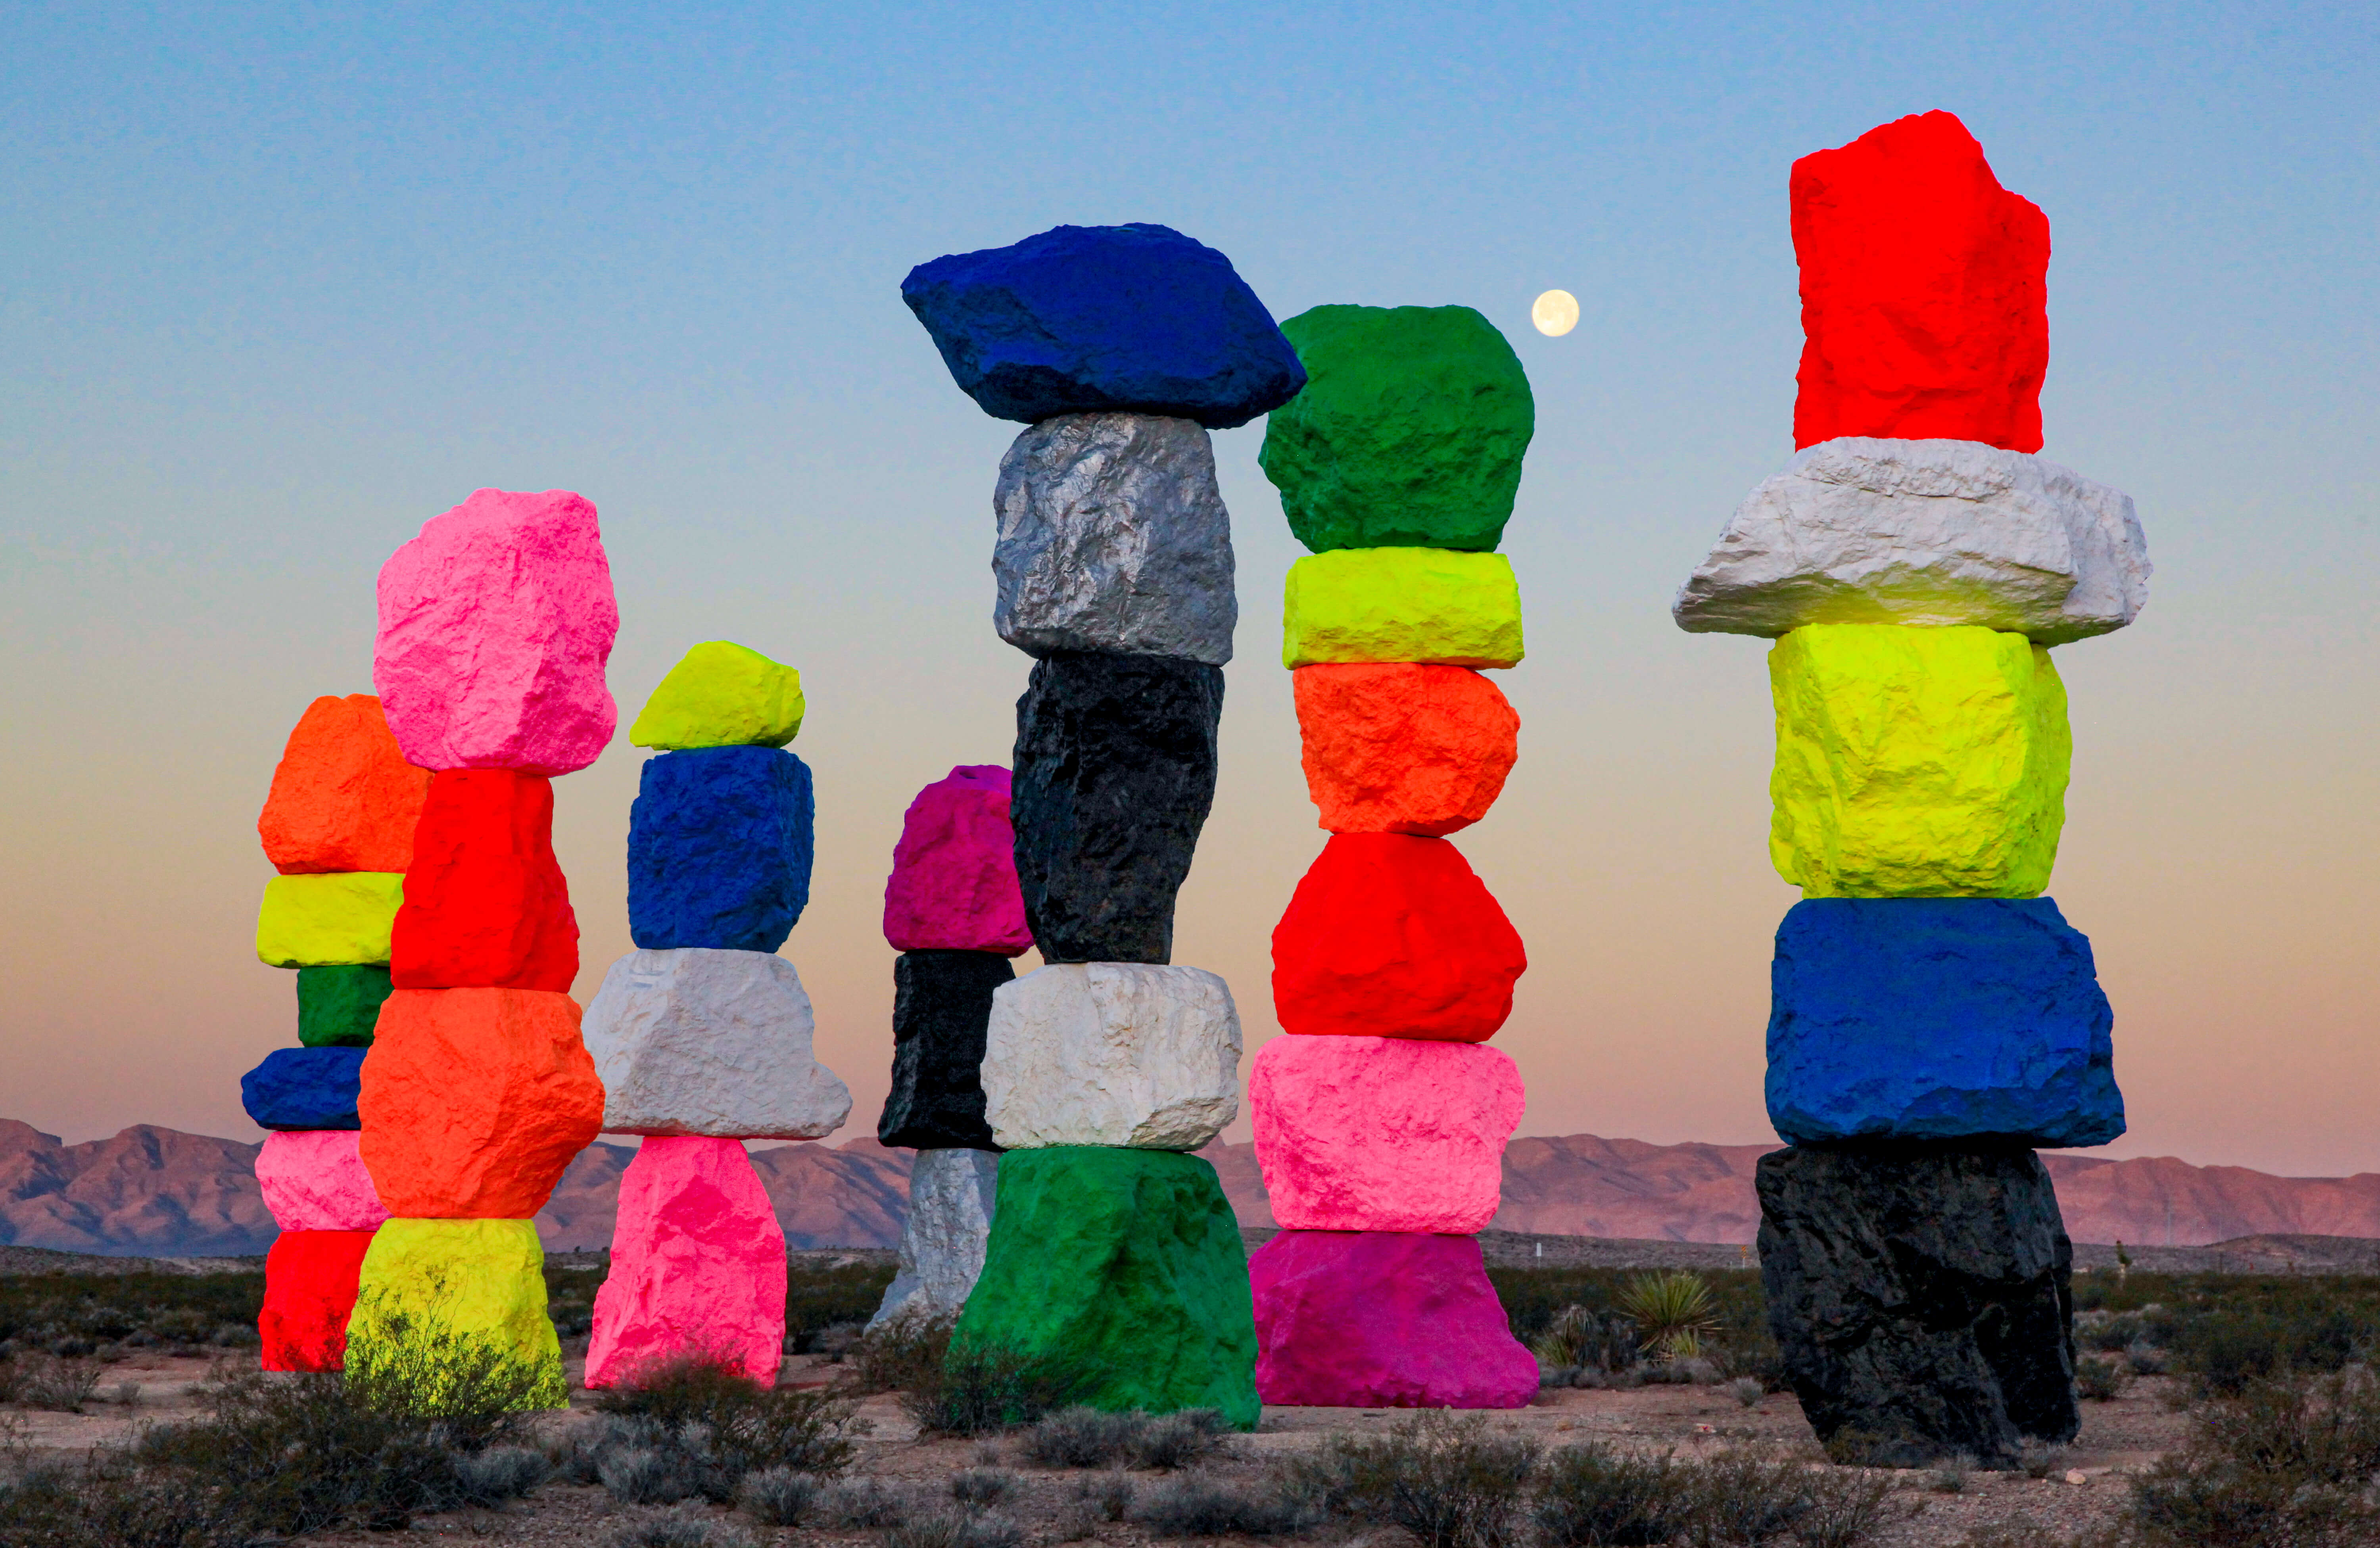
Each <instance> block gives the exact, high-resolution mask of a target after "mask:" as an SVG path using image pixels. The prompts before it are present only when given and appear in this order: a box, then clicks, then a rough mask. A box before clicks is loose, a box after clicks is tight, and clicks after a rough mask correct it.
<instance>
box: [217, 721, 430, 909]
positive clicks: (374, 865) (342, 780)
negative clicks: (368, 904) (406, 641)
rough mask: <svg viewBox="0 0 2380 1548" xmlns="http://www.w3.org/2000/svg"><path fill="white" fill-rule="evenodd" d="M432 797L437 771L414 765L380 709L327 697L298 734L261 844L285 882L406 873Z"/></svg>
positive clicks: (262, 823)
mask: <svg viewBox="0 0 2380 1548" xmlns="http://www.w3.org/2000/svg"><path fill="white" fill-rule="evenodd" d="M429 790H430V771H429V770H427V769H417V768H415V767H413V765H411V764H410V763H407V762H406V761H405V754H404V753H403V752H402V751H401V750H398V748H397V745H396V737H395V733H393V732H391V731H390V730H389V728H388V720H387V717H386V716H384V715H383V714H382V713H380V701H379V700H378V699H375V698H373V697H372V696H371V695H370V694H369V693H351V694H348V695H347V696H346V698H344V699H334V698H331V697H329V696H328V695H325V696H323V697H322V698H320V699H317V700H315V701H313V702H312V703H311V704H310V705H308V706H307V707H306V713H304V714H302V715H300V716H299V717H298V718H297V729H296V730H294V731H292V732H290V733H289V743H288V746H287V747H285V748H284V749H283V750H282V753H281V762H280V764H279V766H277V767H276V768H274V769H273V790H272V793H271V794H270V795H268V796H266V797H265V798H264V811H263V813H262V814H261V816H259V817H258V818H257V820H256V834H257V836H258V837H259V838H261V839H262V840H263V841H264V858H265V859H269V860H271V861H272V862H273V869H274V870H275V871H278V872H282V873H283V874H284V875H290V874H296V873H303V872H318V871H403V870H404V869H405V868H406V867H407V865H408V864H410V863H411V862H412V858H413V826H414V824H415V823H418V822H419V821H420V819H421V801H422V798H423V797H424V796H425V795H427V794H428V793H429Z"/></svg>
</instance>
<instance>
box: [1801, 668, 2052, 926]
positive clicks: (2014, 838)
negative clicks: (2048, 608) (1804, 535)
mask: <svg viewBox="0 0 2380 1548" xmlns="http://www.w3.org/2000/svg"><path fill="white" fill-rule="evenodd" d="M1768 683H1769V689H1770V692H1771V693H1772V695H1773V696H1774V698H1775V700H1776V704H1777V767H1776V772H1775V773H1774V774H1772V775H1771V776H1770V778H1769V782H1768V791H1769V795H1770V796H1771V797H1772V798H1774V800H1775V802H1776V812H1775V815H1774V817H1773V818H1772V820H1771V822H1770V825H1769V830H1768V854H1769V859H1772V860H1773V861H1775V862H1776V866H1777V872H1778V874H1779V875H1780V876H1782V877H1784V878H1785V880H1787V881H1788V882H1791V883H1793V884H1795V885H1797V886H1799V887H1801V888H1802V890H1803V895H1804V896H1809V897H2032V896H2036V895H2037V894H2039V893H2040V891H2041V890H2042V888H2044V887H2046V886H2047V885H2048V884H2049V872H2050V867H2051V866H2052V865H2054V864H2055V863H2056V862H2057V859H2058V830H2059V829H2060V828H2061V827H2062V826H2063V825H2064V824H2065V821H2066V774H2067V765H2068V762H2069V761H2070V755H2071V752H2072V748H2073V744H2072V740H2071V737H2070V735H2069V733H2068V730H2067V725H2066V688H2065V685H2064V684H2063V683H2060V682H2059V681H2058V669H2057V668H2056V667H2055V666H2053V665H2051V664H2050V660H2049V652H2048V651H2047V650H2046V649H2044V648H2043V647H2041V646H2039V645H2035V644H2034V643H2033V642H2032V641H2030V640H2026V639H2025V638H2024V637H2023V636H2022V635H2021V634H2003V633H1999V632H1997V631H1995V630H1992V629H1987V628H1963V627H1962V628H1916V627H1911V626H1904V625H1896V624H1813V625H1810V626H1808V627H1806V628H1797V629H1795V630H1793V631H1792V632H1791V633H1790V634H1788V635H1786V636H1785V637H1784V638H1783V639H1781V640H1779V641H1778V642H1777V644H1776V646H1775V647H1774V648H1773V649H1772V650H1771V651H1770V652H1769V654H1768Z"/></svg>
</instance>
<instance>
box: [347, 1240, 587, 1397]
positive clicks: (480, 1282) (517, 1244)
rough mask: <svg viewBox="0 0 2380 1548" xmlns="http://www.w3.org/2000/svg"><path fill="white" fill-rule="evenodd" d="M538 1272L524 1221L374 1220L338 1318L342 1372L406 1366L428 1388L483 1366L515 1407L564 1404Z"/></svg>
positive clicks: (468, 1376) (540, 1254) (478, 1373)
mask: <svg viewBox="0 0 2380 1548" xmlns="http://www.w3.org/2000/svg"><path fill="white" fill-rule="evenodd" d="M544 1269H545V1250H544V1249H543V1248H542V1247H540V1245H539V1243H538V1239H537V1225H536V1224H535V1223H534V1222H532V1221H527V1220H391V1221H387V1222H385V1223H383V1225H382V1226H381V1228H380V1231H379V1233H378V1234H377V1235H376V1236H374V1237H372V1242H371V1246H370V1248H369V1249H366V1251H365V1252H364V1264H363V1273H362V1274H361V1276H360V1277H359V1279H358V1285H357V1289H356V1310H355V1314H354V1316H353V1317H351V1318H350V1319H349V1320H348V1323H347V1375H348V1379H349V1380H350V1381H354V1380H356V1379H358V1377H359V1376H360V1377H361V1378H362V1379H363V1380H365V1381H367V1382H369V1381H370V1380H372V1379H373V1378H374V1377H375V1376H378V1375H382V1374H383V1373H384V1374H386V1375H388V1376H389V1377H390V1378H391V1379H396V1378H398V1377H399V1375H400V1373H401V1372H409V1373H412V1374H413V1375H415V1376H417V1377H418V1379H419V1380H421V1381H423V1382H425V1383H427V1384H428V1385H430V1386H431V1388H432V1389H433V1390H434V1389H435V1388H436V1387H437V1386H438V1385H439V1384H440V1383H443V1382H477V1381H483V1380H489V1379H490V1378H491V1373H492V1379H493V1380H494V1381H495V1382H496V1383H498V1385H499V1388H500V1390H501V1391H503V1392H504V1394H505V1395H506V1396H509V1397H510V1398H511V1400H512V1406H513V1407H515V1408H523V1409H527V1408H565V1407H567V1406H568V1404H569V1401H570V1383H569V1382H568V1381H567V1380H566V1379H565V1376H564V1374H563V1370H562V1343H561V1340H560V1339H558V1338H556V1337H555V1336H554V1332H553V1320H552V1319H551V1318H549V1317H548V1316H547V1315H546V1312H545V1304H546V1302H545V1272H544Z"/></svg>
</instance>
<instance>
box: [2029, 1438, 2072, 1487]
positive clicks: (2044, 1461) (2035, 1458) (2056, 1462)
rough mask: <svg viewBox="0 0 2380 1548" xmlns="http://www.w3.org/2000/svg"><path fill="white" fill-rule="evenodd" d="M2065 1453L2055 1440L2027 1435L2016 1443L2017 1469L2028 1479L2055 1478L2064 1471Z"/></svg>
mask: <svg viewBox="0 0 2380 1548" xmlns="http://www.w3.org/2000/svg"><path fill="white" fill-rule="evenodd" d="M2066 1455H2067V1454H2066V1448H2065V1447H2064V1446H2062V1445H2059V1444H2058V1443H2057V1442H2055V1441H2044V1440H2039V1439H2036V1438H2034V1436H2031V1435H2027V1436H2026V1437H2024V1439H2023V1440H2022V1441H2020V1442H2018V1443H2017V1450H2016V1466H2017V1470H2018V1471H2019V1472H2021V1473H2022V1474H2024V1476H2025V1477H2027V1478H2030V1479H2045V1478H2057V1477H2058V1476H2060V1475H2061V1474H2063V1473H2064V1472H2065V1471H2066Z"/></svg>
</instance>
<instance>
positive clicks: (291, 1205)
mask: <svg viewBox="0 0 2380 1548" xmlns="http://www.w3.org/2000/svg"><path fill="white" fill-rule="evenodd" d="M360 1139H361V1136H360V1135H358V1133H357V1132H356V1131H355V1130H353V1129H317V1130H313V1131H311V1132H305V1133H281V1134H268V1135H266V1136H265V1137H264V1146H263V1149H261V1150H260V1151H259V1152H257V1155H256V1182H257V1187H258V1188H260V1189H261V1191H262V1192H263V1194H264V1207H265V1208H266V1209H268V1210H271V1211H272V1212H273V1224H274V1225H278V1226H280V1227H281V1228H282V1229H283V1230H284V1231H370V1230H373V1229H375V1228H376V1227H377V1226H378V1225H380V1223H381V1222H382V1221H383V1220H386V1219H387V1218H388V1211H386V1210H384V1209H383V1208H382V1207H381V1202H380V1195H379V1194H378V1193H376V1192H374V1191H373V1190H372V1180H371V1174H370V1172H368V1171H366V1170H365V1169H364V1158H363V1152H361V1151H360V1150H359V1149H358V1141H359V1140H360ZM360 1256H361V1254H360V1252H358V1257H360ZM349 1288H350V1289H352V1288H353V1284H352V1282H350V1285H349Z"/></svg>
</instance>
